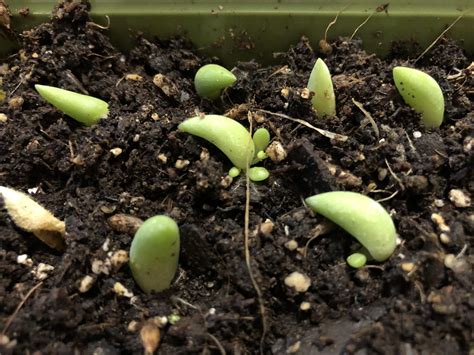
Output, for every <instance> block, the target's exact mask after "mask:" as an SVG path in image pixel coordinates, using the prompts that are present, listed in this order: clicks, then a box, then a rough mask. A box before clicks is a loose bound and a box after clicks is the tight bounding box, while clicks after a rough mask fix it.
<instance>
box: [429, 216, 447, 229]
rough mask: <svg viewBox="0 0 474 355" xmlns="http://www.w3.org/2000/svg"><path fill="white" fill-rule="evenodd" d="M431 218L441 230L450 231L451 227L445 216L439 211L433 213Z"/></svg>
mask: <svg viewBox="0 0 474 355" xmlns="http://www.w3.org/2000/svg"><path fill="white" fill-rule="evenodd" d="M431 220H432V221H433V222H434V223H436V225H437V227H438V228H439V230H440V231H441V232H450V231H451V228H449V226H448V225H447V224H446V222H445V221H444V218H443V216H441V215H440V214H439V213H433V214H432V215H431Z"/></svg>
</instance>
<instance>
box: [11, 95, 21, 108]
mask: <svg viewBox="0 0 474 355" xmlns="http://www.w3.org/2000/svg"><path fill="white" fill-rule="evenodd" d="M24 102H25V99H23V98H22V97H21V96H14V97H12V98H11V99H10V100H8V107H9V108H11V109H17V108H21V106H22V105H23V103H24Z"/></svg>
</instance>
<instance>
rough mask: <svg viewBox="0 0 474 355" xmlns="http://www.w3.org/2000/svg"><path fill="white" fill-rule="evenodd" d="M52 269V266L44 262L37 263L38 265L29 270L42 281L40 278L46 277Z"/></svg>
mask: <svg viewBox="0 0 474 355" xmlns="http://www.w3.org/2000/svg"><path fill="white" fill-rule="evenodd" d="M53 270H54V266H52V265H48V264H45V263H39V264H38V266H37V267H35V268H33V270H32V271H31V272H32V274H33V275H35V277H36V278H37V279H38V280H40V281H42V280H45V279H47V278H48V276H49V274H50V273H51V271H53Z"/></svg>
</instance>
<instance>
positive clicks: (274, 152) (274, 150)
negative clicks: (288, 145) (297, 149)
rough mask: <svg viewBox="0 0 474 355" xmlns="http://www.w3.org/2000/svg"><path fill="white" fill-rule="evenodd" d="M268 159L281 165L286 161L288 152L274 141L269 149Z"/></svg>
mask: <svg viewBox="0 0 474 355" xmlns="http://www.w3.org/2000/svg"><path fill="white" fill-rule="evenodd" d="M266 153H267V155H268V157H269V158H270V159H271V160H272V161H273V162H274V163H279V162H281V161H283V160H285V159H286V157H287V155H288V154H287V152H286V150H285V148H284V147H283V145H282V144H281V143H280V142H279V141H273V142H272V143H271V144H270V145H269V146H268V148H267V150H266Z"/></svg>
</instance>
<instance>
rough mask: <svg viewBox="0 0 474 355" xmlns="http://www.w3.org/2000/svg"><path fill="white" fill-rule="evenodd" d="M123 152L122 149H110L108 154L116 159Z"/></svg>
mask: <svg viewBox="0 0 474 355" xmlns="http://www.w3.org/2000/svg"><path fill="white" fill-rule="evenodd" d="M122 152H123V150H122V148H112V149H110V153H112V155H113V156H115V157H118V156H119V155H120V154H122Z"/></svg>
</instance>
